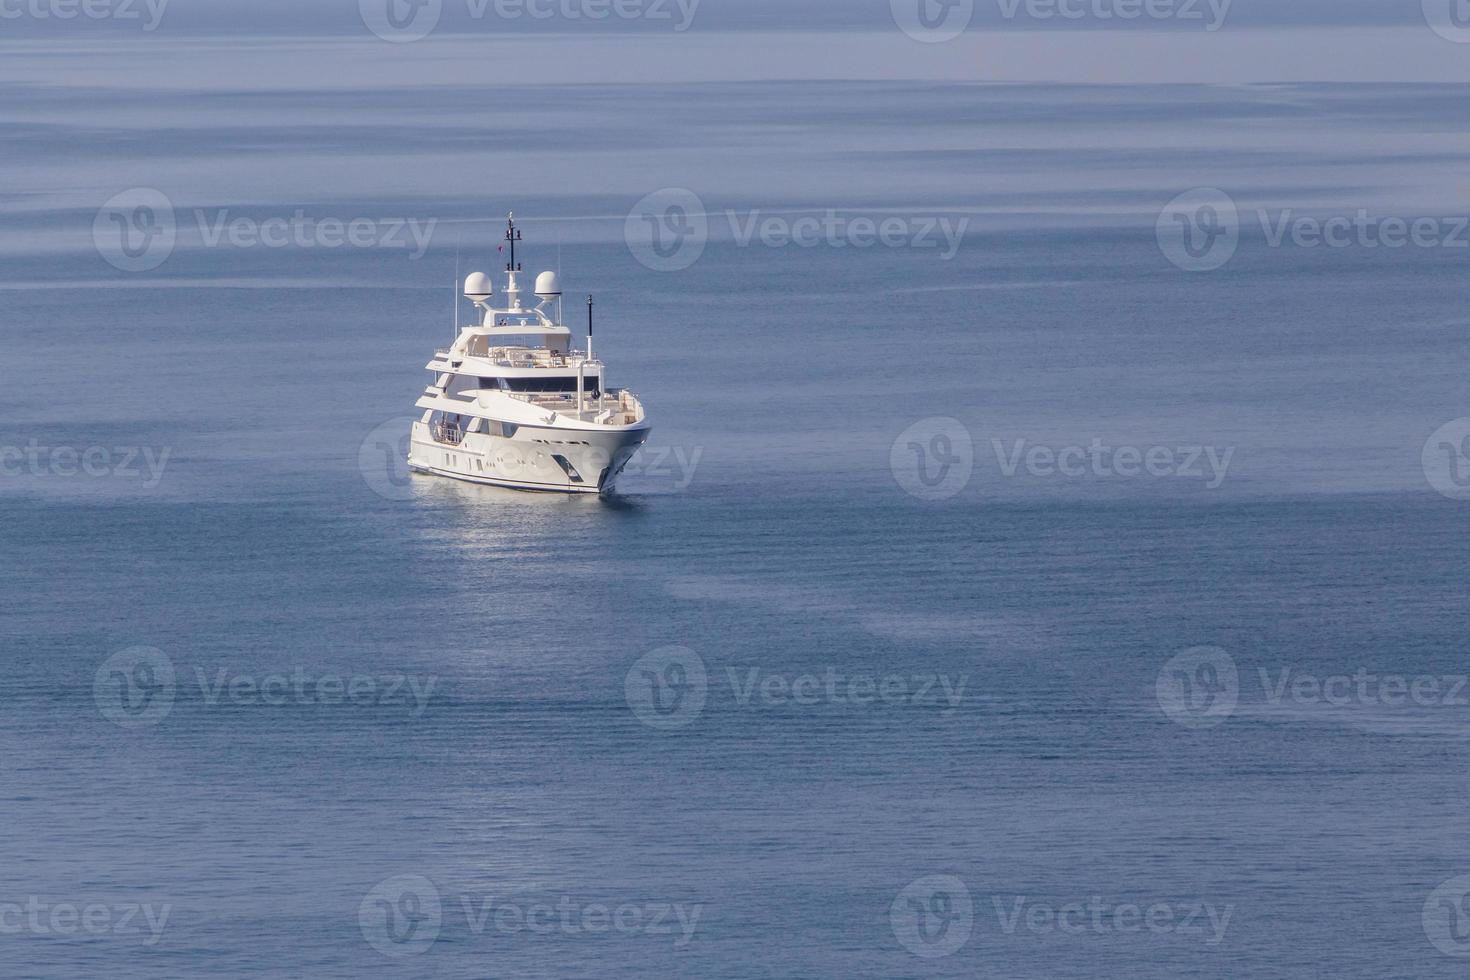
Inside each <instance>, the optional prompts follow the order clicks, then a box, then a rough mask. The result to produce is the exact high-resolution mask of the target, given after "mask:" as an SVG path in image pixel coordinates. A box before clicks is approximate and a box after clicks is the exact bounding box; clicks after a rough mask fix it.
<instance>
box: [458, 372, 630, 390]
mask: <svg viewBox="0 0 1470 980" xmlns="http://www.w3.org/2000/svg"><path fill="white" fill-rule="evenodd" d="M478 381H479V382H480V387H481V388H482V389H484V388H494V389H498V390H500V391H526V392H532V391H540V392H546V391H550V392H566V393H575V392H576V390H577V376H576V375H571V376H570V377H567V376H562V377H556V376H552V377H545V378H479V379H478ZM583 384H584V388H583V389H582V390H583V391H587V392H595V391H599V390H600V389H601V388H602V379H601V378H599V377H598V376H597V375H595V374H589V375H587V377H586V379H585V380H584V381H583Z"/></svg>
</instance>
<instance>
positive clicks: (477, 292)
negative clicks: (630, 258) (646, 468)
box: [408, 215, 649, 493]
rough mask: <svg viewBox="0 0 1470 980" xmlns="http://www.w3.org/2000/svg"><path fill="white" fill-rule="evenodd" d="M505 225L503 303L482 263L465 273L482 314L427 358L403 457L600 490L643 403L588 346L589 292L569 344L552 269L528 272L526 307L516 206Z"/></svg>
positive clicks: (551, 485) (499, 480) (466, 474)
mask: <svg viewBox="0 0 1470 980" xmlns="http://www.w3.org/2000/svg"><path fill="white" fill-rule="evenodd" d="M507 224H508V229H507V231H506V233H505V234H506V242H507V247H508V248H509V251H510V256H509V257H510V262H509V263H508V264H507V265H506V269H505V276H506V283H505V289H504V294H505V295H504V302H503V304H502V305H500V306H495V305H492V301H493V299H494V294H493V290H492V285H491V282H490V277H489V276H487V275H485V274H484V273H481V272H476V273H472V274H471V275H470V276H468V277H467V278H466V279H465V282H464V294H465V296H466V297H468V298H469V299H470V300H471V301H472V302H473V303H474V304H475V307H476V308H477V309H479V310H481V311H482V312H483V319H482V321H481V322H480V323H479V324H477V325H474V326H468V327H464V328H462V329H460V330H459V333H458V336H457V337H456V339H455V341H454V344H453V346H451V347H448V348H446V349H443V350H439V351H437V352H435V354H434V359H433V360H432V361H430V362H429V363H428V365H426V367H427V370H429V371H432V372H434V380H433V382H432V383H430V385H429V386H428V388H427V389H425V391H424V393H423V396H422V397H421V398H419V400H418V401H417V402H416V403H415V405H416V407H417V408H421V409H423V416H422V417H421V418H419V420H418V421H416V422H414V424H413V432H412V436H411V438H410V441H409V455H408V465H409V467H410V468H411V469H412V470H414V471H416V472H420V473H433V474H436V475H439V476H448V477H453V478H455V479H458V480H467V481H469V482H471V483H484V484H492V485H495V486H502V487H512V488H515V489H519V490H544V491H555V492H560V493H606V492H608V491H609V490H611V489H612V486H613V481H614V480H615V479H616V478H617V476H618V474H619V473H620V472H621V471H622V469H623V467H624V466H626V465H627V463H628V460H629V458H631V457H632V455H633V453H634V452H636V451H637V449H638V447H639V446H641V445H643V443H644V441H645V440H647V438H648V432H649V424H648V421H647V419H646V417H645V415H644V411H643V404H642V403H641V402H640V401H639V400H638V398H637V397H636V396H635V395H633V394H632V393H631V392H629V391H626V390H624V389H621V388H610V387H608V385H607V382H606V373H605V366H604V365H603V363H602V362H601V361H599V360H597V359H596V358H595V357H594V356H593V351H592V297H590V296H589V297H587V343H586V348H585V349H584V350H574V349H573V348H572V331H571V330H570V329H569V328H568V327H567V326H566V325H565V324H564V323H563V322H562V317H561V284H560V282H559V281H558V278H557V275H556V273H554V272H543V273H541V274H540V275H539V276H537V277H536V284H535V288H534V295H535V303H534V305H526V304H524V303H523V302H522V299H521V296H522V288H521V276H522V270H521V267H520V266H519V265H517V264H516V260H515V249H516V245H517V244H518V243H519V242H520V241H521V233H520V231H519V230H517V228H516V226H515V216H514V215H511V217H510V219H509V221H508V222H507Z"/></svg>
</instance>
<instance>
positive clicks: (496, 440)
mask: <svg viewBox="0 0 1470 980" xmlns="http://www.w3.org/2000/svg"><path fill="white" fill-rule="evenodd" d="M648 433H649V427H648V426H647V425H636V426H627V427H618V428H612V427H608V426H601V427H597V428H586V429H574V428H565V427H557V428H550V427H548V428H538V427H535V426H526V425H522V426H519V427H517V428H516V432H515V435H514V436H512V437H506V436H497V435H490V434H488V433H481V432H470V433H466V434H465V435H464V436H463V438H462V439H461V440H460V442H459V443H458V444H455V445H451V444H449V443H445V442H440V441H439V440H436V439H435V438H434V437H433V435H432V432H431V430H430V427H429V425H428V424H427V423H424V422H421V421H420V422H415V423H414V424H413V432H412V435H411V438H410V442H409V454H408V465H409V469H411V470H413V471H415V472H418V473H427V474H432V475H434V476H444V477H449V478H451V479H455V480H463V481H465V482H467V483H478V484H482V485H485V486H496V487H508V488H510V489H513V490H531V491H540V492H544V493H577V494H587V493H608V492H610V491H611V490H612V489H613V484H614V482H615V481H616V480H617V478H618V475H619V474H620V473H621V472H622V471H623V468H624V467H625V466H627V464H628V460H629V459H631V458H632V456H633V454H634V452H636V451H637V449H638V447H639V446H641V445H643V443H644V442H645V441H647V439H648Z"/></svg>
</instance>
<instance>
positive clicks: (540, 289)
mask: <svg viewBox="0 0 1470 980" xmlns="http://www.w3.org/2000/svg"><path fill="white" fill-rule="evenodd" d="M536 295H537V296H539V297H541V298H542V299H555V298H556V297H558V296H560V295H561V280H560V279H558V278H557V277H556V273H555V272H543V273H541V275H539V276H537V277H536Z"/></svg>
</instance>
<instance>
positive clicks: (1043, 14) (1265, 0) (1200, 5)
mask: <svg viewBox="0 0 1470 980" xmlns="http://www.w3.org/2000/svg"><path fill="white" fill-rule="evenodd" d="M83 2H84V0H0V25H3V27H4V36H7V37H16V36H22V35H25V34H27V33H32V32H47V33H51V32H55V31H58V30H59V31H62V32H68V31H70V32H76V31H79V30H83V29H96V28H99V27H101V28H111V29H126V28H127V25H126V24H119V23H117V20H118V19H115V18H111V17H97V16H78V17H71V18H68V17H66V16H65V11H66V8H67V6H68V5H71V7H73V8H75V7H77V6H81V5H82V4H83ZM361 2H362V3H367V4H371V3H377V4H379V5H381V4H385V3H387V2H388V0H361ZM394 2H398V3H405V4H407V3H409V2H428V3H437V4H441V5H442V6H441V13H440V15H439V30H440V31H443V32H456V31H465V32H483V31H487V30H491V29H493V30H495V31H497V32H504V31H527V30H533V31H539V30H560V31H567V30H573V31H576V30H587V31H598V32H604V31H609V30H630V29H631V30H641V31H659V30H664V29H666V25H665V24H663V23H660V21H661V20H662V18H660V17H619V16H610V17H607V18H606V19H603V20H600V21H597V22H592V21H591V20H589V19H588V18H586V17H585V16H584V17H567V16H564V15H562V14H561V13H555V12H554V13H552V14H551V15H550V16H543V17H539V18H538V17H532V16H529V15H527V14H519V13H516V11H517V10H518V6H519V5H524V4H530V5H539V6H538V9H540V10H542V11H547V10H550V11H560V10H562V9H564V7H565V6H566V5H568V4H571V5H572V6H573V7H581V8H583V9H586V8H587V5H589V4H591V5H592V6H594V7H595V4H596V3H597V2H599V0H394ZM600 2H602V3H603V4H606V5H609V6H610V5H612V4H614V3H627V4H629V5H631V7H634V8H638V7H641V8H643V9H656V8H667V9H668V10H669V11H670V12H671V13H673V14H674V16H675V18H676V19H678V20H680V21H688V22H689V23H690V29H692V30H698V31H719V30H761V31H766V30H889V29H892V27H893V24H894V13H893V10H892V7H891V3H890V0H600ZM918 2H919V0H892V3H895V4H900V5H902V4H904V3H910V4H916V3H918ZM926 2H929V3H931V4H934V7H933V8H932V10H933V11H935V12H936V15H937V12H942V11H943V9H944V8H943V7H942V6H940V5H941V4H944V3H959V4H973V7H974V11H973V14H972V16H971V18H970V23H971V25H972V28H982V29H996V28H1000V29H1009V30H1051V29H1076V28H1087V27H1094V28H1096V27H1105V28H1115V27H1117V26H1118V25H1117V24H1116V22H1115V23H1112V24H1108V23H1104V22H1103V21H1104V20H1105V18H1102V19H1100V18H1098V17H1096V16H1093V15H1091V14H1090V13H1088V14H1087V15H1084V16H1080V17H1078V16H1073V17H1063V16H1061V15H1060V14H1059V13H1049V7H1048V4H1055V3H1057V2H1061V3H1063V4H1067V5H1069V9H1071V10H1073V11H1077V10H1085V11H1092V10H1096V9H1099V8H1101V9H1104V10H1106V9H1108V8H1110V7H1113V6H1118V5H1122V6H1126V5H1127V3H1129V2H1130V0H926ZM1132 2H1133V3H1136V4H1143V3H1148V4H1162V5H1166V6H1173V7H1174V8H1175V9H1176V10H1178V11H1180V12H1182V13H1185V14H1189V13H1191V12H1192V11H1194V10H1198V11H1200V12H1201V13H1202V14H1203V15H1204V16H1205V18H1206V19H1209V20H1215V19H1217V17H1216V14H1215V13H1213V12H1212V8H1213V9H1214V11H1218V12H1219V13H1223V14H1224V15H1225V16H1224V17H1223V18H1220V19H1222V20H1223V23H1224V24H1225V25H1226V27H1227V28H1258V27H1270V26H1286V25H1292V26H1303V25H1310V26H1319V27H1331V26H1360V25H1379V26H1383V25H1395V24H1396V25H1423V23H1424V19H1425V14H1424V12H1423V10H1422V9H1421V0H1132ZM1424 2H1426V3H1428V4H1430V5H1434V4H1442V5H1443V6H1445V7H1446V8H1448V7H1449V6H1450V4H1451V3H1455V2H1459V0H1424ZM85 3H86V4H88V5H92V6H93V7H94V9H96V10H102V9H106V8H109V7H111V8H124V9H127V8H131V9H135V10H138V11H140V12H141V13H142V15H143V16H144V17H145V18H146V17H149V16H150V14H149V11H150V10H161V12H162V16H161V17H157V18H155V19H157V20H158V21H159V29H160V30H169V31H176V32H201V31H203V32H215V31H230V32H233V31H240V30H248V31H251V32H258V33H269V34H281V33H298V32H308V33H333V34H335V33H341V34H353V33H356V32H359V31H360V30H361V27H362V23H361V15H360V13H359V0H250V2H247V3H242V2H239V0H85ZM1038 3H1039V4H1040V5H1039V6H1028V4H1030V5H1036V4H1038ZM486 4H489V7H488V8H487V6H486ZM497 4H500V5H503V6H502V8H501V9H503V10H510V11H512V13H511V15H509V16H505V15H503V14H502V15H500V16H489V15H486V13H485V11H486V10H487V9H489V10H494V9H496V5H497ZM681 8H682V10H683V11H692V16H687V15H686V14H685V13H682V12H681ZM405 9H411V8H405ZM1160 9H1162V8H1160ZM37 11H41V13H37ZM58 11H60V12H59V13H58ZM1028 11H1030V13H1028ZM1036 11H1040V15H1039V16H1037V15H1036V13H1035V12H1036ZM120 19H121V20H130V19H131V17H124V18H120ZM1193 19H1194V18H1193V17H1192V16H1183V17H1180V16H1166V17H1157V18H1150V17H1139V18H1138V20H1137V21H1136V24H1135V26H1140V27H1149V28H1168V27H1171V26H1173V27H1178V26H1180V24H1181V22H1188V21H1190V20H1193ZM1184 29H1192V27H1191V25H1189V24H1188V23H1184Z"/></svg>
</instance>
